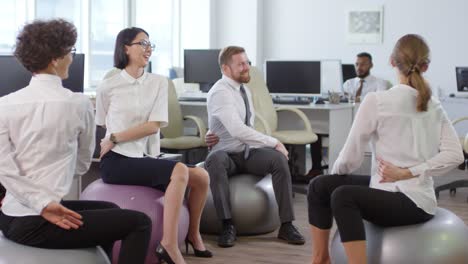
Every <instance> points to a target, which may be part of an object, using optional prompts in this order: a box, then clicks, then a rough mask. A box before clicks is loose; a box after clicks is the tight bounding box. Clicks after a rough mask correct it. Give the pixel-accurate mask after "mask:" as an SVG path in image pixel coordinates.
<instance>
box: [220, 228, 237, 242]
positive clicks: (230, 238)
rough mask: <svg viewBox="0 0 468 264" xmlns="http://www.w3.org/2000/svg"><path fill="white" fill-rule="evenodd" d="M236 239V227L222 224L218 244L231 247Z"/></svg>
mask: <svg viewBox="0 0 468 264" xmlns="http://www.w3.org/2000/svg"><path fill="white" fill-rule="evenodd" d="M235 241H236V228H235V227H234V226H233V225H223V230H222V231H221V234H220V235H219V237H218V246H220V247H232V246H234V243H235Z"/></svg>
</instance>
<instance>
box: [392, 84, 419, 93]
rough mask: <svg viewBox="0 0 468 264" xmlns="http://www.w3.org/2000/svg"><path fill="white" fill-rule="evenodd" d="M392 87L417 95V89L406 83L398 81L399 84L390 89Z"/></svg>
mask: <svg viewBox="0 0 468 264" xmlns="http://www.w3.org/2000/svg"><path fill="white" fill-rule="evenodd" d="M393 89H401V90H404V91H407V92H409V93H411V94H413V95H418V91H417V90H416V89H415V88H413V87H411V86H409V85H406V84H401V83H400V84H399V85H397V86H394V87H393V88H392V90H393Z"/></svg>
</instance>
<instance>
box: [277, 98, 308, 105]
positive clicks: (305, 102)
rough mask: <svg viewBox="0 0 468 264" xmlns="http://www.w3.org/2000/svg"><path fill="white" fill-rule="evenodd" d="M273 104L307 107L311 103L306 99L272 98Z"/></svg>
mask: <svg viewBox="0 0 468 264" xmlns="http://www.w3.org/2000/svg"><path fill="white" fill-rule="evenodd" d="M271 99H272V100H273V103H275V104H291V105H308V104H310V103H311V102H312V101H311V100H310V99H309V98H307V97H272V98H271Z"/></svg>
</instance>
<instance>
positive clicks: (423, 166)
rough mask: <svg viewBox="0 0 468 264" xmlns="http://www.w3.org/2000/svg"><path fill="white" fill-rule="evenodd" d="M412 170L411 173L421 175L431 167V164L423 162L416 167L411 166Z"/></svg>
mask: <svg viewBox="0 0 468 264" xmlns="http://www.w3.org/2000/svg"><path fill="white" fill-rule="evenodd" d="M408 169H409V170H410V172H411V174H413V176H415V177H416V176H420V175H421V174H423V173H424V172H425V171H426V170H428V169H429V166H428V165H427V163H422V164H420V165H416V166H414V167H411V168H408Z"/></svg>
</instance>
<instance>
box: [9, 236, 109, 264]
mask: <svg viewBox="0 0 468 264" xmlns="http://www.w3.org/2000/svg"><path fill="white" fill-rule="evenodd" d="M0 263H15V264H45V263H47V264H63V263H67V264H110V261H109V259H108V258H107V255H106V254H105V253H104V251H103V250H102V249H101V248H100V247H94V248H80V249H44V248H36V247H29V246H25V245H21V244H17V243H15V242H13V241H11V240H8V239H7V238H5V237H4V236H3V234H2V233H1V232H0Z"/></svg>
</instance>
